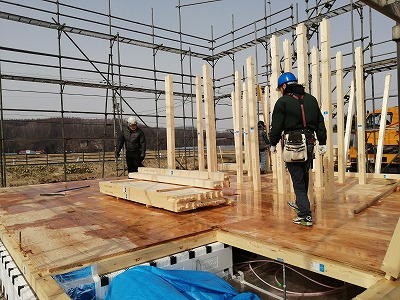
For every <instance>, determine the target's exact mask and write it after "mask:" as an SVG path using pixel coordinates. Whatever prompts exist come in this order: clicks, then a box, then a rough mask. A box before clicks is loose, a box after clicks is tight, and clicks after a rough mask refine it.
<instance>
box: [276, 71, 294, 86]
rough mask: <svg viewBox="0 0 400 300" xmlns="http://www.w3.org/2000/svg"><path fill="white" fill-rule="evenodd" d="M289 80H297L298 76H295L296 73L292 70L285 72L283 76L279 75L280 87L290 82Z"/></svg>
mask: <svg viewBox="0 0 400 300" xmlns="http://www.w3.org/2000/svg"><path fill="white" fill-rule="evenodd" d="M288 82H297V78H296V76H294V74H293V73H291V72H286V73H283V74H282V75H281V76H279V78H278V88H280V87H281V86H282V85H283V84H285V83H288Z"/></svg>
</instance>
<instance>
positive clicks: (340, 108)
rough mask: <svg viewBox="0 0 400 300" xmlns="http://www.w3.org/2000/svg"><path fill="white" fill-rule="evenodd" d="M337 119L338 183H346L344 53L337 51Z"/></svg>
mask: <svg viewBox="0 0 400 300" xmlns="http://www.w3.org/2000/svg"><path fill="white" fill-rule="evenodd" d="M336 112H337V113H336V120H337V130H336V132H337V145H338V183H344V179H345V173H346V167H347V157H346V156H345V154H344V92H343V55H342V52H338V53H336Z"/></svg>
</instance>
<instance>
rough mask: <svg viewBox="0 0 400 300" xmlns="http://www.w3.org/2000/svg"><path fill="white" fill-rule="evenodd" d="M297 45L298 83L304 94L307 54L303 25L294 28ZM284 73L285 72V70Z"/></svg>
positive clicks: (306, 86) (307, 87)
mask: <svg viewBox="0 0 400 300" xmlns="http://www.w3.org/2000/svg"><path fill="white" fill-rule="evenodd" d="M296 36H297V38H296V43H297V67H298V82H299V83H300V84H303V85H304V87H305V90H306V92H308V91H309V84H308V54H307V49H308V47H307V27H306V25H304V23H301V24H299V25H297V27H296ZM285 71H286V70H285Z"/></svg>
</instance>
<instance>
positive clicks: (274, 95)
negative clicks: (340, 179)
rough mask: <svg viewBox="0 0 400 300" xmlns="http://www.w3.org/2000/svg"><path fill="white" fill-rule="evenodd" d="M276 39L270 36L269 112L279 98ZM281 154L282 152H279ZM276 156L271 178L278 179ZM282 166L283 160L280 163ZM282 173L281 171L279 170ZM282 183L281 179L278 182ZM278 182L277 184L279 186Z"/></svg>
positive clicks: (283, 188) (274, 156) (278, 58)
mask: <svg viewBox="0 0 400 300" xmlns="http://www.w3.org/2000/svg"><path fill="white" fill-rule="evenodd" d="M278 42H279V41H278V37H277V36H276V35H272V37H271V39H270V44H271V79H270V86H271V88H270V100H271V102H270V103H271V104H270V108H271V112H273V111H274V106H275V103H276V101H277V100H278V98H279V94H278V92H277V91H276V88H277V84H278V77H279V75H280V73H281V72H280V71H281V70H280V57H279V44H278ZM276 148H277V152H278V151H279V148H280V145H277V147H276ZM281 152H282V151H281ZM280 158H282V153H281V155H280ZM277 159H278V155H272V176H273V178H278V169H277V165H278V161H277ZM281 164H283V160H282V162H281ZM280 171H282V169H280ZM280 181H282V179H281V180H280ZM280 181H278V184H280V183H279V182H280ZM285 189H286V186H284V187H281V189H280V190H285Z"/></svg>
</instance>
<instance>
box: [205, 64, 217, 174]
mask: <svg viewBox="0 0 400 300" xmlns="http://www.w3.org/2000/svg"><path fill="white" fill-rule="evenodd" d="M209 74H210V70H209V66H208V65H207V64H204V65H203V88H204V108H205V109H204V110H205V120H206V141H207V169H208V171H210V172H216V171H217V169H218V168H217V137H216V129H215V126H216V125H215V107H214V95H213V83H212V81H211V78H210V75H209Z"/></svg>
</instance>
